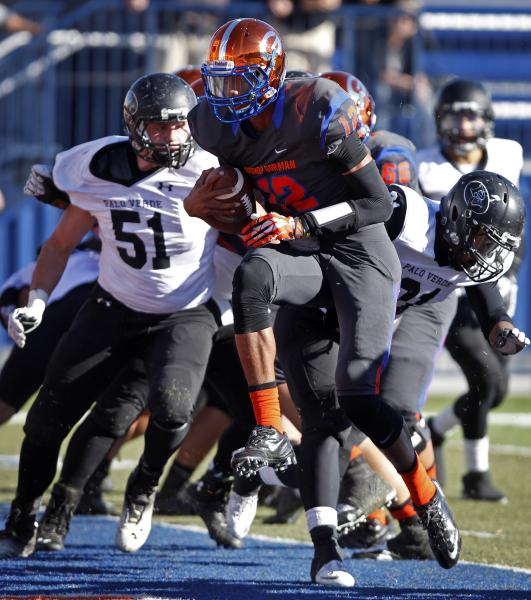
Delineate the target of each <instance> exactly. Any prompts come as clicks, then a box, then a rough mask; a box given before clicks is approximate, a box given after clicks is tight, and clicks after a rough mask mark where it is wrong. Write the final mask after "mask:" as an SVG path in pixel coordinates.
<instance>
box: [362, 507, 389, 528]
mask: <svg viewBox="0 0 531 600" xmlns="http://www.w3.org/2000/svg"><path fill="white" fill-rule="evenodd" d="M367 519H372V520H373V521H378V523H381V524H382V525H387V522H388V521H387V515H386V514H385V510H384V509H383V508H377V509H376V510H375V511H373V512H372V513H371V514H370V515H367Z"/></svg>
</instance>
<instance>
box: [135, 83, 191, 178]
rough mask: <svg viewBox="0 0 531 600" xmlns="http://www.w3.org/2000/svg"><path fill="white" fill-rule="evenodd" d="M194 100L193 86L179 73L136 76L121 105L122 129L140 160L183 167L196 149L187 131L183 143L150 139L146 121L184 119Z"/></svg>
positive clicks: (176, 167)
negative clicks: (165, 142) (159, 141)
mask: <svg viewBox="0 0 531 600" xmlns="http://www.w3.org/2000/svg"><path fill="white" fill-rule="evenodd" d="M196 104H197V100H196V96H195V94H194V92H193V91H192V88H191V87H190V86H189V85H188V84H187V83H186V81H184V80H183V79H181V78H180V77H177V76H176V75H172V74H170V73H151V74H149V75H144V77H140V79H137V80H136V81H135V82H134V83H133V85H132V86H131V87H130V88H129V90H128V92H127V94H126V96H125V100H124V105H123V118H124V124H125V129H126V131H127V134H128V135H129V139H130V140H131V146H132V148H133V150H134V151H135V153H136V154H137V155H138V156H140V157H141V158H142V159H143V160H146V161H148V162H153V163H156V164H158V165H161V166H163V167H169V168H172V169H178V168H179V167H182V166H183V165H184V164H185V163H186V161H187V160H188V159H189V158H190V157H191V156H192V154H193V153H194V151H195V148H196V144H195V142H194V141H193V139H192V136H191V135H189V136H188V139H187V141H186V142H184V143H180V144H171V145H170V144H161V143H156V142H153V141H152V140H151V139H150V137H149V136H148V134H147V132H146V127H147V125H148V123H151V122H168V121H181V122H185V121H186V117H187V115H188V113H189V112H190V110H191V109H192V108H193V107H194V106H195V105H196Z"/></svg>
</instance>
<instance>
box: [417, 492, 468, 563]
mask: <svg viewBox="0 0 531 600" xmlns="http://www.w3.org/2000/svg"><path fill="white" fill-rule="evenodd" d="M433 483H434V485H435V488H436V492H435V496H433V498H432V499H431V500H430V501H429V502H428V503H427V504H422V505H421V506H415V510H416V511H417V515H418V516H419V519H420V521H421V523H422V525H423V527H424V529H426V530H427V531H428V537H429V540H430V546H431V549H432V552H433V555H434V556H435V559H436V560H437V562H438V563H439V564H440V565H441V567H443V568H444V569H451V568H452V567H453V566H455V565H456V564H457V561H458V560H459V553H460V552H461V536H460V535H459V529H457V525H456V524H455V522H454V518H453V516H452V513H451V511H450V507H449V506H448V503H447V502H446V498H445V497H444V494H443V491H442V489H441V486H440V485H439V484H438V482H437V481H434V482H433Z"/></svg>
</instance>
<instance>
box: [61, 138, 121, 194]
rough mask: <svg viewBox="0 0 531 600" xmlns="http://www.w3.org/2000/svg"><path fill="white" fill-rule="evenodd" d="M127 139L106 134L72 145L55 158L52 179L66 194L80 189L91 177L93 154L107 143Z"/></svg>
mask: <svg viewBox="0 0 531 600" xmlns="http://www.w3.org/2000/svg"><path fill="white" fill-rule="evenodd" d="M123 141H127V137H125V136H118V135H113V136H107V137H104V138H99V139H97V140H92V141H90V142H85V143H84V144H79V145H78V146H74V147H73V148H70V149H69V150H65V151H64V152H60V153H59V154H58V155H57V156H56V158H55V164H54V167H53V181H54V183H55V185H56V186H57V187H58V188H59V189H60V190H62V191H63V192H66V193H67V194H69V195H70V194H71V193H75V192H78V191H82V190H83V188H84V187H85V185H86V184H87V183H88V182H89V181H90V180H91V179H92V175H91V173H90V168H89V167H90V162H91V160H92V158H93V157H94V155H95V154H96V153H97V152H99V151H100V150H101V149H102V148H104V147H105V146H107V145H111V144H116V143H119V142H123Z"/></svg>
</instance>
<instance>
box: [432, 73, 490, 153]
mask: <svg viewBox="0 0 531 600" xmlns="http://www.w3.org/2000/svg"><path fill="white" fill-rule="evenodd" d="M465 117H466V118H468V120H469V123H468V127H467V128H466V129H465V128H464V127H463V122H462V121H463V119H464V118H465ZM435 123H436V126H437V133H438V135H439V141H440V143H441V146H442V147H443V149H445V150H449V151H450V152H452V153H454V154H456V155H458V156H463V155H466V154H468V153H469V152H472V151H473V150H475V149H476V148H484V147H485V145H486V143H487V140H488V139H489V138H490V137H492V135H493V134H494V110H493V108H492V101H491V98H490V95H489V94H488V92H487V90H486V89H485V88H484V87H483V85H481V83H479V82H478V81H469V80H467V79H453V80H452V81H450V82H448V83H447V84H446V85H444V86H443V87H442V88H441V90H440V91H439V94H438V97H437V101H436V104H435Z"/></svg>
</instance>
